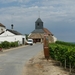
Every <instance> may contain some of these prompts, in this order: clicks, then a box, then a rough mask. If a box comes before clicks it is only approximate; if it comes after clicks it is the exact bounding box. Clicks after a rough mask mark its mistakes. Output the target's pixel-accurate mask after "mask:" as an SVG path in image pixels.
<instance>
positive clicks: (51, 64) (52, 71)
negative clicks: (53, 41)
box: [24, 52, 69, 75]
mask: <svg viewBox="0 0 75 75" xmlns="http://www.w3.org/2000/svg"><path fill="white" fill-rule="evenodd" d="M24 75H69V72H67V71H65V70H64V69H63V68H62V67H60V66H58V65H57V63H56V62H55V61H53V60H51V59H50V60H49V61H47V60H45V59H44V55H43V52H40V53H39V54H38V55H36V56H35V57H33V58H32V59H30V60H29V61H28V62H27V64H26V65H25V68H24Z"/></svg>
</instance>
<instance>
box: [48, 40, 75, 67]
mask: <svg viewBox="0 0 75 75" xmlns="http://www.w3.org/2000/svg"><path fill="white" fill-rule="evenodd" d="M49 50H50V56H51V57H52V58H53V59H55V60H58V61H60V62H61V63H62V65H63V66H65V60H66V67H67V68H72V67H74V66H75V45H74V44H70V43H66V42H61V41H57V42H56V43H54V44H49Z"/></svg>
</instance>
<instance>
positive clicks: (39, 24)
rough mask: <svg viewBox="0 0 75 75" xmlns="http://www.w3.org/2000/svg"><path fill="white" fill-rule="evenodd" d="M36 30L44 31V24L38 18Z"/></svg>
mask: <svg viewBox="0 0 75 75" xmlns="http://www.w3.org/2000/svg"><path fill="white" fill-rule="evenodd" d="M35 29H43V22H42V20H41V19H40V18H38V19H37V20H36V22H35Z"/></svg>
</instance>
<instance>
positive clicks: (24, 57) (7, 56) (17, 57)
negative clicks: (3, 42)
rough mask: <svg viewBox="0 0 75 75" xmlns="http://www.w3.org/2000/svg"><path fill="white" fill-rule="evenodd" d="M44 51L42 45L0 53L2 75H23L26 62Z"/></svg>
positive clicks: (0, 71)
mask: <svg viewBox="0 0 75 75" xmlns="http://www.w3.org/2000/svg"><path fill="white" fill-rule="evenodd" d="M41 50H43V46H42V44H40V43H38V44H35V45H33V46H27V47H24V46H23V47H22V48H17V49H15V50H11V51H7V52H3V53H0V75H22V74H23V68H24V65H25V62H27V61H28V60H29V59H30V58H32V57H34V56H35V55H36V54H37V53H39V52H40V51H41Z"/></svg>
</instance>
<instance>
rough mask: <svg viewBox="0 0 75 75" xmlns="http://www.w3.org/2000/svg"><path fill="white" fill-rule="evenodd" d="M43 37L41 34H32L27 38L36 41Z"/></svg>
mask: <svg viewBox="0 0 75 75" xmlns="http://www.w3.org/2000/svg"><path fill="white" fill-rule="evenodd" d="M43 37H44V35H43V34H40V33H32V34H31V35H30V36H29V38H32V39H33V38H34V39H37V38H39V39H40V38H43Z"/></svg>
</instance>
